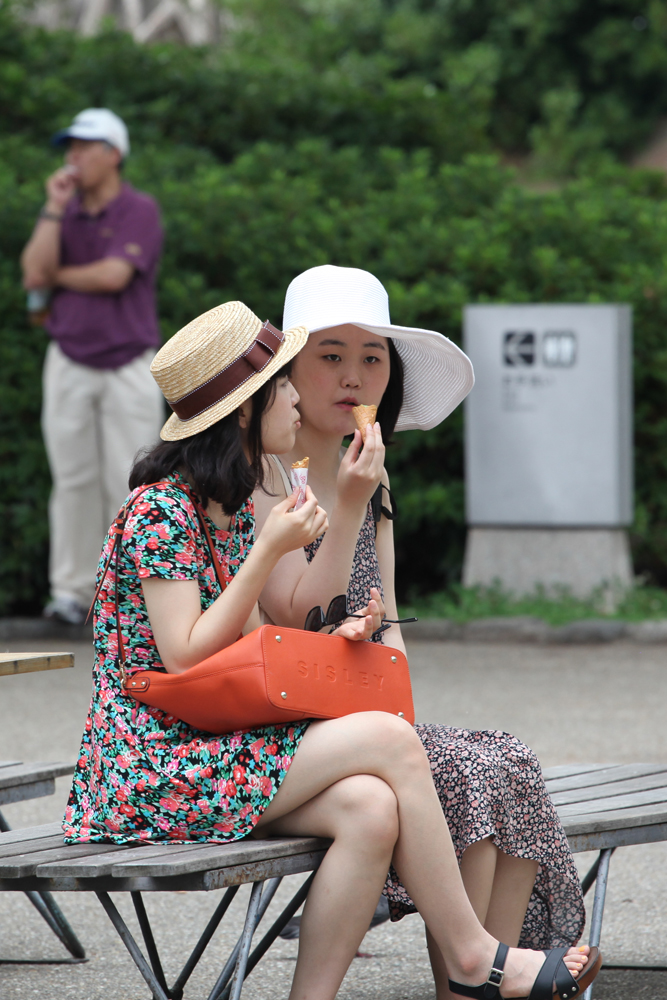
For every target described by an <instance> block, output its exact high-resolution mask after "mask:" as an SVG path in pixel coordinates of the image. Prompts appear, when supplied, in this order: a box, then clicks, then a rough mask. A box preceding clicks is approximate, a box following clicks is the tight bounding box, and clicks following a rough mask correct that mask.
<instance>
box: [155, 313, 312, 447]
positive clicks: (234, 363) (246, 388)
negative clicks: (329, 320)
mask: <svg viewBox="0 0 667 1000" xmlns="http://www.w3.org/2000/svg"><path fill="white" fill-rule="evenodd" d="M307 339H308V330H307V329H306V328H305V326H294V327H291V328H290V329H289V330H285V332H284V333H282V332H281V331H280V330H276V328H275V327H273V326H271V324H270V323H269V322H268V320H267V321H266V323H262V321H261V320H260V319H258V317H257V316H255V314H254V313H253V312H252V311H251V310H250V309H248V307H247V306H246V305H244V304H243V302H225V303H223V305H221V306H216V307H215V308H214V309H209V311H208V312H205V313H203V315H201V316H198V317H197V318H196V319H193V320H192V322H191V323H188V325H187V326H184V327H183V329H182V330H179V331H178V333H175V334H174V336H173V337H172V338H171V340H168V341H167V343H166V344H165V345H164V347H162V348H161V349H160V350H159V351H158V353H157V354H156V355H155V358H154V359H153V363H152V365H151V372H152V373H153V378H154V379H155V381H156V382H157V384H158V385H159V386H160V389H161V390H162V392H163V393H164V396H165V399H166V400H167V402H168V403H169V405H170V406H171V408H172V410H173V411H174V412H173V413H172V415H171V416H170V417H169V419H168V420H167V422H166V424H165V425H164V427H163V428H162V430H161V431H160V437H161V438H162V439H163V440H164V441H180V440H181V439H182V438H187V437H192V435H193V434H197V433H198V432H199V431H203V430H205V429H206V428H207V427H210V426H211V424H214V423H216V421H218V420H221V419H222V418H223V417H226V416H227V414H229V413H232V411H233V410H235V409H236V408H237V407H238V406H240V405H241V403H244V402H245V401H246V399H249V398H250V396H252V394H253V393H254V392H256V391H257V389H259V387H260V386H261V385H263V384H264V383H265V382H268V380H269V379H270V378H271V376H272V375H275V374H276V372H278V371H280V369H281V368H283V367H284V365H286V364H287V362H288V361H290V360H291V359H292V358H293V357H294V355H295V354H298V353H299V351H300V350H301V348H302V347H303V345H304V344H305V343H306V341H307Z"/></svg>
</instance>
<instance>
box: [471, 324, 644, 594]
mask: <svg viewBox="0 0 667 1000" xmlns="http://www.w3.org/2000/svg"><path fill="white" fill-rule="evenodd" d="M464 342H465V350H466V352H467V354H468V355H469V356H470V358H471V360H472V363H473V365H474V367H475V380H476V381H475V387H474V389H473V390H472V392H471V393H470V395H469V396H468V398H467V400H466V414H465V417H466V419H465V455H466V515H467V522H468V525H469V531H468V540H467V546H466V555H465V562H464V572H463V582H464V584H465V585H466V586H471V585H473V584H476V583H481V584H486V585H490V584H492V583H493V582H494V580H498V581H500V583H501V584H502V585H503V586H504V587H505V588H507V589H509V590H512V591H514V592H516V593H518V594H520V593H524V594H525V593H530V592H531V591H533V590H534V589H535V587H536V586H537V585H543V586H544V587H546V588H547V589H553V588H554V587H558V586H561V587H562V586H565V587H568V588H570V590H571V591H572V593H574V594H576V595H578V596H581V597H583V596H588V595H589V594H590V593H591V592H592V591H593V590H594V589H595V588H599V587H602V588H606V589H607V591H608V592H609V593H611V594H612V597H611V598H610V599H612V600H613V593H616V592H618V590H619V588H620V589H622V588H626V587H628V586H629V585H630V584H631V583H632V564H631V559H630V550H629V545H628V539H627V532H626V530H625V529H626V527H627V525H629V524H630V523H631V522H632V517H633V499H632V497H633V458H632V310H631V307H630V306H626V305H587V304H586V305H569V304H568V305H537V304H536V305H475V306H467V307H466V309H465V313H464Z"/></svg>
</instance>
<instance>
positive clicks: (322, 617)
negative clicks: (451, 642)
mask: <svg viewBox="0 0 667 1000" xmlns="http://www.w3.org/2000/svg"><path fill="white" fill-rule="evenodd" d="M365 617H366V616H365V615H355V614H353V613H352V612H351V611H350V610H349V609H348V606H347V594H339V595H338V597H334V598H333V600H332V601H331V602H330V604H329V607H328V608H327V612H326V614H325V613H324V608H322V607H320V606H319V605H318V606H317V607H316V608H311V609H310V611H309V612H308V614H307V615H306V621H305V622H304V626H303V628H304V631H305V632H319V631H320V629H321V628H324V626H325V625H331V629H330V633H331V632H333V631H334V629H336V628H337V627H338V626H339V625H340V624H341V622H344V621H345V619H346V618H365ZM416 621H419V619H418V618H383V619H382V625H380V627H379V628H377V629H376V630H375V632H373V638H374V639H375V638H376V636H379V635H382V633H383V632H386V631H387V629H388V628H391V626H392V625H404V624H405V623H406V622H416Z"/></svg>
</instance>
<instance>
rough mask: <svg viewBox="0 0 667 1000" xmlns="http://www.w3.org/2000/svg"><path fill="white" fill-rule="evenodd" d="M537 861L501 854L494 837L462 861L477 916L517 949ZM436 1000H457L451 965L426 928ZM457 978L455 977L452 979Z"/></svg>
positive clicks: (476, 845)
mask: <svg viewBox="0 0 667 1000" xmlns="http://www.w3.org/2000/svg"><path fill="white" fill-rule="evenodd" d="M537 868H538V865H537V861H530V860H528V859H527V858H515V857H512V856H510V855H508V854H504V853H503V852H502V851H499V850H498V848H497V847H496V845H495V844H494V842H493V841H492V840H491V838H490V837H485V838H484V839H483V840H478V841H476V842H475V843H474V844H471V845H470V847H468V848H467V849H466V850H465V851H464V853H463V857H462V858H461V879H462V881H463V885H464V886H465V890H466V892H467V894H468V899H469V900H470V902H471V904H472V908H473V910H474V911H475V914H476V916H477V918H478V920H479V921H480V923H482V924H483V925H484V928H485V929H486V930H487V931H488V932H489V934H492V935H493V937H494V938H497V940H498V941H503V942H504V943H505V944H509V945H512V946H516V945H517V944H518V943H519V937H520V935H521V928H522V927H523V921H524V918H525V915H526V909H527V908H528V902H529V900H530V895H531V893H532V891H533V885H534V884H535V876H536V874H537ZM426 944H427V946H428V953H429V958H430V959H431V967H432V969H433V978H434V979H435V990H436V1000H454V994H453V993H450V991H449V985H448V979H449V974H448V972H447V966H446V964H445V961H444V959H443V957H442V955H441V953H440V949H439V948H438V946H437V945H436V943H435V940H434V939H433V937H432V935H431V934H430V933H429V931H428V928H426ZM452 978H453V977H452Z"/></svg>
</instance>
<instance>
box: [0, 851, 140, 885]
mask: <svg viewBox="0 0 667 1000" xmlns="http://www.w3.org/2000/svg"><path fill="white" fill-rule="evenodd" d="M113 849H114V848H113V847H111V845H109V844H62V845H61V846H60V847H55V848H52V849H51V850H47V851H31V852H30V853H26V854H17V855H16V856H14V857H12V858H6V859H0V878H23V877H24V876H26V875H34V874H35V871H36V869H37V868H38V867H39V865H40V864H45V863H46V862H47V861H60V860H66V859H68V858H80V857H81V856H82V855H92V854H102V853H103V852H107V851H110V850H113ZM115 850H117V851H122V850H123V848H122V847H116V848H115Z"/></svg>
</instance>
